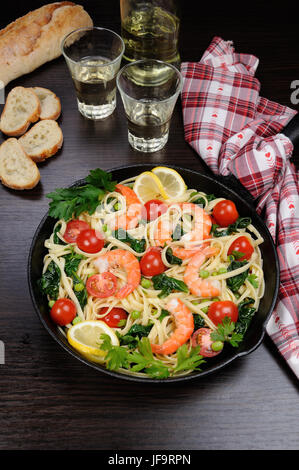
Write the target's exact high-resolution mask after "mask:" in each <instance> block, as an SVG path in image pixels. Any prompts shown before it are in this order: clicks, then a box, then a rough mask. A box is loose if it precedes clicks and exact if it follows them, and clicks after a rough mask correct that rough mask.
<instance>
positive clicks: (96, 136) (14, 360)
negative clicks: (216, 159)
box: [0, 0, 299, 450]
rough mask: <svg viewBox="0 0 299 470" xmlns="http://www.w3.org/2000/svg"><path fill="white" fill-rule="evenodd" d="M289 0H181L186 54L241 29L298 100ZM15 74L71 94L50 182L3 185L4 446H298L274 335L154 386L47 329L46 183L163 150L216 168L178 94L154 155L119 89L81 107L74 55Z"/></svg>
mask: <svg viewBox="0 0 299 470" xmlns="http://www.w3.org/2000/svg"><path fill="white" fill-rule="evenodd" d="M44 3H46V2H39V1H30V0H28V1H27V2H22V3H21V2H16V1H11V2H10V3H8V4H7V5H6V9H5V10H4V11H2V12H1V17H0V22H1V26H2V27H4V26H5V25H6V24H7V23H9V22H10V21H12V20H14V19H15V18H16V17H18V16H21V15H23V14H25V13H26V12H27V11H28V10H30V9H34V8H36V7H38V6H41V5H42V4H44ZM81 4H84V6H85V8H86V9H87V11H88V12H89V13H90V15H91V16H92V17H93V19H94V23H95V24H96V25H98V26H103V27H108V28H111V29H114V30H115V31H118V32H119V31H120V20H119V2H118V1H117V0H111V1H110V2H107V1H104V0H91V1H82V2H81ZM197 4H199V2H197ZM284 6H285V8H284V9H281V8H279V9H275V8H274V6H273V8H272V7H270V6H269V3H268V2H261V1H259V2H258V1H253V2H249V3H246V6H244V4H243V3H242V4H241V3H237V2H226V3H222V4H219V6H218V4H217V3H216V4H215V3H214V2H213V5H212V4H211V2H210V5H208V6H207V7H206V9H205V10H204V9H202V7H200V8H199V9H197V12H196V10H195V8H196V7H195V2H192V1H186V2H182V27H181V36H180V50H181V56H182V59H183V60H199V59H200V57H201V55H202V53H203V52H204V50H205V48H206V47H207V46H208V44H209V42H210V41H211V39H212V37H213V36H214V35H220V36H222V37H223V38H225V39H231V40H234V42H235V45H236V47H237V49H238V51H241V52H248V53H252V54H255V55H257V56H258V57H259V58H260V65H259V69H258V74H257V76H258V78H259V79H260V80H261V82H262V91H261V94H262V95H263V96H266V97H267V98H270V99H272V100H275V101H278V102H280V103H282V104H285V105H289V106H291V102H290V95H291V89H290V84H291V82H292V81H293V80H296V79H299V68H298V65H299V58H298V44H299V41H298V25H297V18H298V16H297V14H295V12H294V10H292V11H290V9H289V8H288V7H287V5H286V3H285V2H284ZM195 12H196V13H195ZM16 85H23V86H42V87H46V88H50V89H51V90H53V91H54V92H55V93H56V94H57V95H58V96H59V97H60V98H61V102H62V110H63V111H62V116H61V118H60V119H59V124H60V125H61V127H62V130H63V134H64V145H63V148H62V150H61V151H60V152H59V154H57V156H55V157H54V158H51V159H49V160H48V161H47V162H45V163H43V164H41V165H39V168H40V172H41V182H40V184H39V185H38V186H37V187H36V188H35V189H34V190H31V191H27V192H17V191H13V190H10V189H7V188H4V187H3V186H1V187H0V214H1V215H0V217H1V225H0V227H1V244H0V299H1V303H0V339H1V340H2V341H3V342H4V344H5V364H4V365H0V375H1V385H0V449H113V450H125V449H139V450H140V449H169V450H174V449H178V450H183V449H298V448H299V427H298V423H299V411H298V386H297V381H296V379H295V377H294V375H293V373H292V372H291V371H290V370H289V369H288V367H287V366H286V364H285V363H284V361H283V359H282V358H281V357H280V355H279V354H278V353H277V350H276V348H275V347H274V346H273V344H272V342H271V340H269V338H266V339H265V341H264V342H263V344H262V345H261V346H260V347H259V348H258V349H257V350H256V351H255V352H253V353H252V354H250V355H249V356H247V357H244V358H242V359H239V360H237V361H235V363H233V364H232V365H231V366H229V367H227V368H225V369H223V370H222V371H220V372H219V373H217V374H215V375H212V376H209V377H206V378H204V379H202V380H197V381H193V382H190V383H185V384H175V385H172V386H165V385H158V386H155V385H143V384H134V383H131V382H126V381H121V380H116V379H113V378H111V377H109V376H106V375H104V374H100V373H97V372H96V371H94V370H93V369H91V368H89V367H87V366H85V365H84V364H81V363H80V362H79V361H77V360H76V359H74V358H72V357H70V356H69V355H68V354H67V353H66V352H65V351H64V350H62V349H61V348H60V347H59V345H58V344H56V343H55V342H54V341H53V339H52V338H51V337H50V336H49V335H48V333H47V332H46V331H45V330H44V328H43V327H42V325H41V324H40V322H39V320H38V318H37V315H36V314H35V312H34V310H33V306H32V303H31V300H30V296H29V291H28V285H27V258H28V251H29V247H30V243H31V240H32V236H33V234H34V232H35V230H36V228H37V225H38V223H39V221H40V220H41V218H42V216H43V215H44V214H45V212H46V211H47V206H48V202H47V199H46V198H45V194H46V193H48V192H50V191H52V190H53V189H54V188H56V187H63V186H66V185H69V184H71V183H72V182H74V181H75V180H77V179H80V178H83V177H84V176H86V174H87V173H88V171H89V170H90V169H92V168H96V167H102V168H104V169H109V168H112V167H116V166H121V165H125V164H133V163H138V162H140V163H144V162H153V163H155V164H162V165H167V164H170V163H172V164H179V165H183V166H186V167H188V168H194V169H199V170H202V171H208V170H207V169H206V168H205V165H204V164H203V163H202V162H201V160H200V158H199V157H198V156H197V155H196V154H195V153H194V152H193V150H192V149H191V148H190V147H189V146H188V145H187V144H186V143H185V141H184V134H183V124H182V113H181V106H180V103H179V102H178V104H177V106H176V109H175V112H174V116H173V120H172V125H171V131H170V137H169V142H168V144H167V146H166V147H165V148H164V149H163V150H162V151H160V152H158V153H156V154H153V155H145V154H141V153H138V152H136V151H134V150H132V149H131V148H130V146H129V144H128V142H127V129H126V121H125V117H124V113H123V108H122V104H121V102H120V99H119V100H118V106H117V109H116V111H115V112H114V114H113V115H112V116H111V117H110V118H109V119H107V120H105V121H103V122H92V121H89V120H86V119H84V118H83V117H82V116H81V115H80V114H79V112H78V111H77V105H76V101H75V95H74V91H73V87H72V82H71V78H70V76H69V73H68V70H67V67H66V65H65V63H64V60H63V58H59V59H57V60H55V61H53V62H51V63H48V64H45V65H44V66H42V67H40V68H39V69H38V70H36V71H34V72H33V73H31V74H30V75H27V76H24V77H21V78H20V79H18V80H16V81H15V82H13V83H11V84H10V85H9V86H8V87H7V90H6V91H7V92H8V91H9V90H10V88H11V87H12V86H16ZM297 109H298V107H297ZM3 139H4V136H1V141H2V140H3ZM294 155H295V157H296V155H297V153H296V152H295V154H294ZM265 262H267V260H265Z"/></svg>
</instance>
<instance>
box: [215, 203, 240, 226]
mask: <svg viewBox="0 0 299 470" xmlns="http://www.w3.org/2000/svg"><path fill="white" fill-rule="evenodd" d="M213 217H214V219H215V220H216V222H217V224H218V225H220V227H227V226H228V225H230V224H233V223H234V222H236V220H237V219H238V217H239V214H238V211H237V208H236V206H235V203H234V202H233V201H230V200H229V199H224V201H220V202H218V203H217V204H216V206H215V207H214V209H213Z"/></svg>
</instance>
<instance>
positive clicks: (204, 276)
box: [199, 269, 210, 279]
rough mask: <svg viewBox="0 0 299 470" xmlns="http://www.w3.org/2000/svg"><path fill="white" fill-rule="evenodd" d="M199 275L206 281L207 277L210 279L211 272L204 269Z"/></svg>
mask: <svg viewBox="0 0 299 470" xmlns="http://www.w3.org/2000/svg"><path fill="white" fill-rule="evenodd" d="M199 275H200V277H202V278H203V279H205V278H206V277H209V275H210V273H209V271H205V270H204V269H202V270H201V271H199Z"/></svg>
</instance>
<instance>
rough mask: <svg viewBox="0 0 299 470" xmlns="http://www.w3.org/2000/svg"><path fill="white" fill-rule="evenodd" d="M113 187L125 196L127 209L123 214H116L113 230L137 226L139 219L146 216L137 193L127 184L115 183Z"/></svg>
mask: <svg viewBox="0 0 299 470" xmlns="http://www.w3.org/2000/svg"><path fill="white" fill-rule="evenodd" d="M115 189H116V191H117V192H118V193H121V194H122V196H124V197H125V199H126V205H127V210H126V213H125V214H122V215H117V216H116V218H115V220H114V227H113V228H114V229H115V230H117V229H119V228H122V229H124V230H130V229H133V228H135V227H137V225H138V222H139V220H140V219H142V218H146V217H145V214H144V211H145V208H144V206H143V205H142V204H141V202H140V200H139V198H138V196H137V194H136V193H135V192H134V191H133V189H131V188H129V187H128V186H125V185H124V184H117V185H116V187H115Z"/></svg>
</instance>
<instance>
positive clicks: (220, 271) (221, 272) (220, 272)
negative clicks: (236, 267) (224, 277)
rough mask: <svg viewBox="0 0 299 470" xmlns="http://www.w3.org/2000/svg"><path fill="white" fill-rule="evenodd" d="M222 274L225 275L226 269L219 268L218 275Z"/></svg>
mask: <svg viewBox="0 0 299 470" xmlns="http://www.w3.org/2000/svg"><path fill="white" fill-rule="evenodd" d="M224 273H227V269H226V268H219V269H218V274H224Z"/></svg>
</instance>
